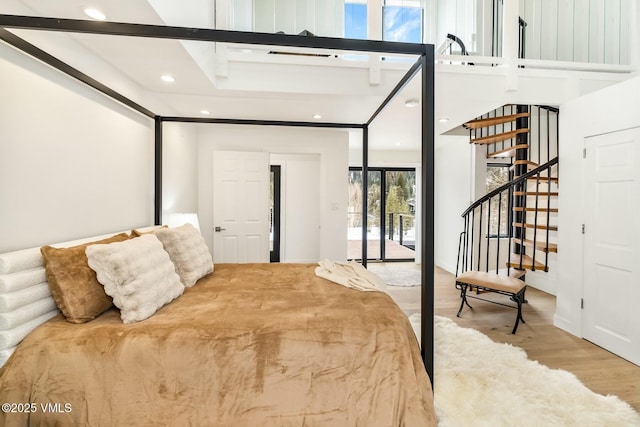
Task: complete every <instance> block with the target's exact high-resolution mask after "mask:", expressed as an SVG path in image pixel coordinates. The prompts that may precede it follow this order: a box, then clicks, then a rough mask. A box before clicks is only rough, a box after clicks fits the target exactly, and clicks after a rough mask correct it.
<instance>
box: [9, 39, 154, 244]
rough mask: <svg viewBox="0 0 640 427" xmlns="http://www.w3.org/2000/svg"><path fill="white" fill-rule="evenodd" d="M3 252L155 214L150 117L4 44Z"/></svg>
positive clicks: (136, 222) (125, 225)
mask: <svg viewBox="0 0 640 427" xmlns="http://www.w3.org/2000/svg"><path fill="white" fill-rule="evenodd" d="M0 76H2V79H0V94H1V95H0V130H1V133H0V236H1V237H0V239H1V240H0V252H4V251H10V250H16V249H21V248H26V247H33V246H38V245H42V244H47V243H55V242H60V241H66V240H71V239H75V238H80V237H87V236H93V235H99V234H106V233H109V232H111V231H116V230H125V229H129V228H131V227H139V226H144V225H149V224H151V223H152V221H153V199H154V196H153V121H152V120H150V119H148V118H146V117H144V116H141V115H140V114H138V113H136V112H133V111H131V110H130V109H128V108H126V107H123V106H122V105H120V104H118V103H116V102H114V101H112V100H110V99H108V98H107V97H106V96H104V95H102V94H99V93H98V92H96V91H94V90H93V89H90V88H88V87H86V86H85V85H83V84H82V83H79V82H77V81H76V80H74V79H72V78H70V77H68V76H66V75H63V74H62V73H60V72H58V71H56V70H53V69H51V68H49V67H48V66H46V65H43V64H42V63H40V62H38V61H36V60H34V59H32V58H30V57H28V56H26V55H24V54H22V53H20V52H18V51H16V50H14V49H13V48H10V47H7V46H6V45H4V44H0Z"/></svg>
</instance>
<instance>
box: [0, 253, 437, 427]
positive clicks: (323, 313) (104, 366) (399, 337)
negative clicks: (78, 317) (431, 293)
mask: <svg viewBox="0 0 640 427" xmlns="http://www.w3.org/2000/svg"><path fill="white" fill-rule="evenodd" d="M314 268H315V265H296V264H289V265H287V264H244V265H224V264H222V265H216V268H215V272H214V273H213V274H211V275H209V276H207V277H205V278H203V279H201V280H200V281H199V282H198V283H197V284H196V285H195V286H194V287H193V288H189V289H187V290H186V291H185V293H184V295H183V296H181V297H180V298H179V299H177V300H175V301H174V302H172V303H171V304H169V305H168V306H165V307H163V308H162V309H161V310H160V311H158V312H157V313H156V314H155V315H154V316H152V317H151V318H149V319H147V320H144V321H142V322H139V323H134V324H128V325H125V324H123V323H122V321H121V320H120V317H119V313H118V312H117V311H116V309H111V310H109V311H107V312H106V313H104V314H103V315H102V316H100V317H99V318H97V319H95V320H94V321H91V322H89V323H86V324H80V325H78V324H71V323H68V322H66V321H65V320H64V319H62V317H61V316H58V317H56V318H54V319H52V320H50V321H49V322H47V323H45V324H44V325H42V326H41V327H39V328H38V329H36V330H35V331H34V332H32V333H31V334H30V335H29V336H28V337H27V338H26V339H25V340H24V341H23V342H22V344H20V346H19V347H18V349H17V350H16V352H15V353H14V354H13V356H12V357H11V358H10V359H9V361H8V362H7V363H6V364H5V366H4V367H3V368H2V370H0V403H15V404H16V405H15V406H14V407H13V408H10V409H15V410H19V411H17V412H8V413H7V412H0V425H3V426H14V425H43V426H44V425H59V426H66V425H69V426H71V425H92V426H124V425H127V426H128V425H150V426H151V425H153V426H158V425H176V426H186V425H193V426H233V427H238V426H251V427H255V426H366V427H370V426H385V427H389V426H420V427H425V426H430V425H435V424H436V419H435V413H434V409H433V399H432V391H431V386H430V383H429V378H428V376H427V374H426V371H425V369H424V366H423V365H422V362H421V359H420V353H419V348H418V344H417V341H416V338H415V336H414V334H413V331H412V329H411V325H410V323H409V321H408V319H407V318H406V316H405V315H404V314H403V313H402V311H401V310H400V309H399V308H398V306H397V305H396V304H395V303H393V301H392V300H391V298H390V297H389V296H388V295H386V294H384V293H380V292H359V291H357V290H353V289H347V288H345V287H343V286H340V285H337V284H335V283H331V282H329V281H327V280H325V279H322V278H319V277H316V276H315V275H314ZM20 403H22V404H29V405H30V406H29V407H26V406H24V405H23V406H22V407H20V406H19V405H17V404H20ZM33 404H35V405H33ZM3 409H5V407H3ZM34 409H35V410H34ZM25 410H26V411H28V412H25Z"/></svg>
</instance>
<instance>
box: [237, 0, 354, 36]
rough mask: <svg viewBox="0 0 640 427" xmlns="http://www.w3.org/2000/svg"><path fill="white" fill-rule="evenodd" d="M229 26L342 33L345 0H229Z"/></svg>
mask: <svg viewBox="0 0 640 427" xmlns="http://www.w3.org/2000/svg"><path fill="white" fill-rule="evenodd" d="M227 4H228V9H229V25H230V29H232V30H240V31H256V32H264V33H277V32H278V31H284V32H285V33H286V34H298V33H300V32H302V31H304V30H307V31H310V32H312V33H313V34H315V35H318V36H326V37H342V36H343V34H344V0H228V1H227Z"/></svg>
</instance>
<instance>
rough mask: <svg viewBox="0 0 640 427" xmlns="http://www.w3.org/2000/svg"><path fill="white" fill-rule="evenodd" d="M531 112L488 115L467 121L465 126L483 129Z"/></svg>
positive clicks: (526, 115)
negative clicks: (496, 115)
mask: <svg viewBox="0 0 640 427" xmlns="http://www.w3.org/2000/svg"><path fill="white" fill-rule="evenodd" d="M529 116H530V114H529V113H516V114H511V115H508V116H499V117H488V118H485V119H475V120H470V121H468V122H467V123H465V124H464V125H463V126H464V127H465V128H467V129H481V128H484V127H489V126H495V125H501V124H504V123H509V122H513V121H515V120H516V119H519V118H522V117H529Z"/></svg>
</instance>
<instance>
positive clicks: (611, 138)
mask: <svg viewBox="0 0 640 427" xmlns="http://www.w3.org/2000/svg"><path fill="white" fill-rule="evenodd" d="M585 148H586V152H585V153H586V154H585V156H586V157H585V168H584V183H585V193H584V197H585V239H584V309H583V335H584V338H586V339H588V340H589V341H592V342H594V343H595V344H598V345H599V346H601V347H603V348H606V349H607V350H609V351H611V352H613V353H615V354H617V355H619V356H621V357H623V358H625V359H627V360H629V361H631V362H633V363H635V364H637V365H640V322H638V311H637V310H638V304H639V303H640V243H639V242H640V225H639V224H640V222H639V221H638V212H640V129H632V130H626V131H620V132H615V133H610V134H606V135H600V136H596V137H590V138H586V139H585ZM560 167H561V168H562V166H560Z"/></svg>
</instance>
